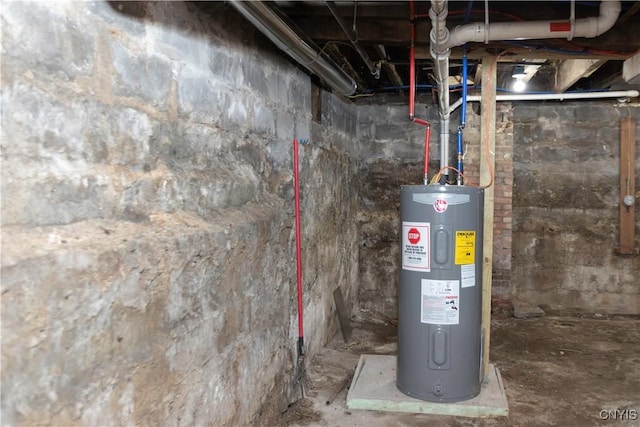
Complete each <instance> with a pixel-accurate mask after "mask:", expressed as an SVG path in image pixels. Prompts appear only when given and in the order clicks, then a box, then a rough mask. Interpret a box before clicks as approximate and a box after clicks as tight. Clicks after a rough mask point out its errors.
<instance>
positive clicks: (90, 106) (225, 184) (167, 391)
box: [1, 1, 358, 425]
mask: <svg viewBox="0 0 640 427" xmlns="http://www.w3.org/2000/svg"><path fill="white" fill-rule="evenodd" d="M1 20H2V70H1V71H2V142H1V149H2V171H1V174H2V176H1V178H2V180H1V185H2V188H1V191H2V201H1V203H2V271H1V274H2V283H1V287H2V290H1V292H2V301H1V304H2V307H1V309H2V381H1V383H2V384H1V387H2V411H1V412H2V423H3V424H8V425H117V424H123V425H130V424H131V425H132V424H143V425H179V424H187V425H243V424H249V423H252V422H257V423H260V422H263V423H267V422H268V420H269V419H270V416H273V415H277V414H279V413H280V411H282V410H283V409H284V408H286V405H287V403H289V402H290V401H292V400H293V399H294V398H295V397H296V396H297V395H298V393H299V390H298V389H297V388H296V387H295V383H294V382H293V381H292V378H293V373H294V367H295V363H296V360H295V357H296V354H295V344H296V340H297V322H296V317H295V314H296V307H295V301H296V289H295V288H296V286H295V254H294V231H293V230H294V228H293V214H292V208H293V187H292V164H291V163H292V162H291V148H292V146H291V141H292V139H293V138H294V137H301V138H310V140H311V144H310V145H308V146H305V147H303V148H302V149H301V178H302V185H301V187H302V195H303V199H302V209H303V234H304V243H305V248H306V250H305V252H304V253H303V262H304V267H305V277H306V280H305V291H306V295H305V309H306V326H307V330H306V338H307V343H308V351H309V354H308V356H309V357H310V358H311V359H312V357H313V354H314V353H315V351H317V349H318V348H319V347H320V346H321V345H322V344H324V343H325V342H326V340H327V339H328V338H329V337H330V336H331V335H333V333H335V332H336V330H337V320H336V319H335V312H334V311H335V309H334V308H333V300H332V292H333V290H334V289H335V287H337V286H341V287H343V291H344V293H345V295H346V297H347V302H348V304H349V306H350V307H351V306H352V305H353V303H354V298H355V295H356V286H357V280H356V275H357V271H358V267H357V266H358V257H357V242H358V238H357V227H356V216H357V209H358V204H357V198H354V197H353V195H352V194H350V193H351V189H352V188H353V187H354V186H355V182H356V170H357V165H358V162H357V161H356V160H354V159H353V158H352V157H351V155H350V154H349V153H348V152H346V151H345V150H343V147H346V146H349V141H348V140H349V135H350V134H351V132H352V129H351V128H350V126H353V123H355V118H356V110H355V107H354V106H352V105H351V104H349V103H346V102H344V101H341V100H338V99H337V98H335V97H333V96H331V95H329V94H325V95H323V96H324V97H325V101H324V106H323V108H325V109H326V111H325V112H324V113H323V114H324V116H325V117H326V120H325V124H321V125H312V124H311V111H310V109H311V106H310V105H311V103H310V99H311V83H310V79H309V77H308V76H307V75H306V74H305V73H303V72H302V71H301V70H300V69H298V68H297V67H296V66H295V65H292V64H291V63H290V62H289V61H288V60H286V59H284V57H283V56H282V55H281V54H280V53H279V52H276V51H275V48H274V47H273V46H271V45H270V44H269V43H268V42H266V41H264V40H263V39H262V38H261V37H260V36H257V35H256V33H255V32H254V30H253V27H251V26H250V25H249V24H248V23H247V22H246V21H244V20H243V19H242V18H241V17H239V16H238V15H237V14H236V13H235V12H233V11H232V9H231V8H230V6H228V5H227V4H225V3H222V2H219V3H215V2H214V3H210V4H198V3H195V4H194V3H183V2H151V3H138V2H135V3H133V2H108V3H107V2H88V3H83V2H73V1H68V2H55V3H46V2H45V3H42V2H32V3H23V2H16V3H7V4H3V6H2V12H1ZM354 144H355V142H354ZM327 218H332V219H333V220H332V222H328V221H327Z"/></svg>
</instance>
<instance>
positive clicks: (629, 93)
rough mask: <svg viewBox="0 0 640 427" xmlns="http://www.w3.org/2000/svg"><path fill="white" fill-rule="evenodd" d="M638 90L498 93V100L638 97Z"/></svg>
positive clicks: (472, 98)
mask: <svg viewBox="0 0 640 427" xmlns="http://www.w3.org/2000/svg"><path fill="white" fill-rule="evenodd" d="M638 96H640V92H639V91H637V90H611V91H607V92H584V93H529V94H526V93H521V94H505V95H496V101H565V100H572V99H604V98H621V99H622V98H637V97H638ZM467 101H468V102H475V101H480V95H469V96H467Z"/></svg>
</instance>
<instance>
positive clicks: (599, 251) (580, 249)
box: [512, 101, 640, 314]
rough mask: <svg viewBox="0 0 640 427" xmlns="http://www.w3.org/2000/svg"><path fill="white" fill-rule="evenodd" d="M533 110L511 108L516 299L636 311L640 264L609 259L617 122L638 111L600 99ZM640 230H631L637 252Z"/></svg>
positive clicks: (614, 221)
mask: <svg viewBox="0 0 640 427" xmlns="http://www.w3.org/2000/svg"><path fill="white" fill-rule="evenodd" d="M535 111H536V113H535V114H533V112H532V111H531V110H530V109H527V108H525V106H524V105H518V106H517V107H515V111H514V139H515V141H516V147H517V148H516V149H515V150H514V189H513V206H514V208H513V211H514V213H513V230H514V231H513V232H514V237H513V241H514V246H513V259H512V263H513V293H514V298H517V299H518V300H519V301H524V302H527V303H530V304H533V305H536V306H543V307H544V306H546V307H549V308H550V309H555V310H558V309H568V310H579V311H584V312H589V313H596V312H597V313H617V314H638V313H640V289H639V288H638V286H637V285H638V277H639V276H640V262H638V258H637V257H634V256H629V257H624V256H619V255H616V254H615V253H614V249H615V247H616V246H617V241H618V235H619V231H618V230H619V219H618V210H619V205H618V203H619V195H620V189H619V179H620V178H619V172H618V171H619V162H620V161H619V151H620V150H619V146H620V118H621V117H627V116H632V117H635V118H636V120H638V119H639V118H640V110H639V109H638V108H637V107H618V106H615V105H613V104H612V103H611V102H610V101H602V102H582V103H553V104H546V105H545V104H543V105H541V106H539V107H538V108H537V109H536V110H535ZM636 132H638V130H636ZM636 156H637V158H636V162H637V164H640V163H639V160H640V152H639V151H638V150H636ZM636 167H637V166H636ZM636 179H637V178H636ZM636 185H637V183H636ZM635 209H636V215H637V214H638V213H637V212H638V211H637V209H638V208H637V206H636V208H635ZM638 232H640V228H638V225H637V224H636V245H637V246H640V234H638Z"/></svg>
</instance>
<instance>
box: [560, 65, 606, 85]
mask: <svg viewBox="0 0 640 427" xmlns="http://www.w3.org/2000/svg"><path fill="white" fill-rule="evenodd" d="M605 62H607V60H606V59H565V60H564V61H562V62H561V63H560V65H559V66H558V67H557V68H556V84H555V88H554V89H555V91H556V92H558V93H562V92H564V91H565V90H567V89H569V88H570V87H571V86H573V85H574V84H575V83H576V82H577V81H578V80H580V79H581V78H582V77H589V76H590V75H591V74H593V72H594V71H596V70H597V69H598V68H600V67H601V66H602V64H604V63H605Z"/></svg>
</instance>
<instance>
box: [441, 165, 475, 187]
mask: <svg viewBox="0 0 640 427" xmlns="http://www.w3.org/2000/svg"><path fill="white" fill-rule="evenodd" d="M445 170H452V171H454V172H455V173H457V174H458V175H460V176H461V177H462V178H463V179H464V183H465V185H468V186H469V187H474V188H480V187H478V185H477V184H474V183H473V182H471V181H470V180H469V178H467V177H466V176H465V175H464V174H463V173H462V172H460V171H459V170H458V168H455V167H453V166H443V167H441V168H440V170H439V171H438V173H437V174H435V175H434V176H433V177H432V178H431V182H430V184H435V183H437V182H439V181H440V178H441V177H442V172H444V171H445Z"/></svg>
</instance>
